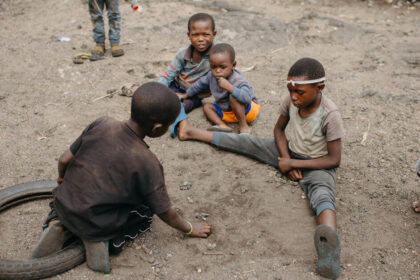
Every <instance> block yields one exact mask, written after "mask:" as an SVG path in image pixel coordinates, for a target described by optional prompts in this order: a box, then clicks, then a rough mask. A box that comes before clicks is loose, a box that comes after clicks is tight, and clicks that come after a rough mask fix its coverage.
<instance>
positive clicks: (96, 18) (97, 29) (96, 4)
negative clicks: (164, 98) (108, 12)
mask: <svg viewBox="0 0 420 280" xmlns="http://www.w3.org/2000/svg"><path fill="white" fill-rule="evenodd" d="M104 5H105V4H104V0H89V14H90V19H91V21H92V25H93V40H94V41H95V43H96V46H97V47H95V49H94V52H95V54H97V55H104V50H105V27H104V18H103V10H104Z"/></svg>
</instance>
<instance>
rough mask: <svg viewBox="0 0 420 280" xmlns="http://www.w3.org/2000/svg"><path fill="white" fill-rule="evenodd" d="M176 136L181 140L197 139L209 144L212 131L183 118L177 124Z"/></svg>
mask: <svg viewBox="0 0 420 280" xmlns="http://www.w3.org/2000/svg"><path fill="white" fill-rule="evenodd" d="M178 138H179V140H181V141H185V140H199V141H202V142H205V143H209V144H210V143H211V140H212V139H213V131H208V130H203V129H199V128H196V127H194V126H192V125H191V124H190V123H189V122H188V120H183V121H181V122H180V123H179V126H178Z"/></svg>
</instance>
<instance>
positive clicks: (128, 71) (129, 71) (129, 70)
mask: <svg viewBox="0 0 420 280" xmlns="http://www.w3.org/2000/svg"><path fill="white" fill-rule="evenodd" d="M134 72H135V71H134V69H132V68H131V69H128V70H127V73H128V74H134Z"/></svg>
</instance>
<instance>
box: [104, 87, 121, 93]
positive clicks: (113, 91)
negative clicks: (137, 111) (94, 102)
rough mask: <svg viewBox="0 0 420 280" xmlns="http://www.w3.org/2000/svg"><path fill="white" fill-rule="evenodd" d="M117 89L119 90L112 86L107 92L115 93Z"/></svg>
mask: <svg viewBox="0 0 420 280" xmlns="http://www.w3.org/2000/svg"><path fill="white" fill-rule="evenodd" d="M117 90H118V89H116V88H111V89H108V90H107V91H106V94H114V93H115V92H116V91H117Z"/></svg>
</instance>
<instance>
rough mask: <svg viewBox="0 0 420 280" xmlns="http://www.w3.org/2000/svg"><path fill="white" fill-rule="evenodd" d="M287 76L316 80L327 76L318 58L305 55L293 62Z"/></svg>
mask: <svg viewBox="0 0 420 280" xmlns="http://www.w3.org/2000/svg"><path fill="white" fill-rule="evenodd" d="M287 76H289V77H306V78H307V79H309V80H315V79H319V78H323V77H325V70H324V67H323V66H322V64H321V63H320V62H319V61H318V60H316V59H313V58H309V57H304V58H301V59H299V60H298V61H296V62H295V64H293V66H292V67H291V68H290V70H289V73H288V74H287Z"/></svg>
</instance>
